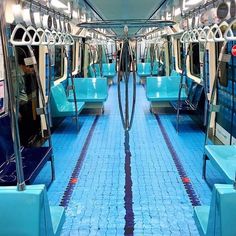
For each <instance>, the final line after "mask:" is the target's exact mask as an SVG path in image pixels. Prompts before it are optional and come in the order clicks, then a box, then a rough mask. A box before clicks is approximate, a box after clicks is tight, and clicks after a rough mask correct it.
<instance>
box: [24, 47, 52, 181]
mask: <svg viewBox="0 0 236 236" xmlns="http://www.w3.org/2000/svg"><path fill="white" fill-rule="evenodd" d="M27 47H28V50H29V52H30V56H31V57H33V58H35V55H34V52H33V49H32V47H31V46H30V45H28V46H27ZM35 61H36V60H35ZM33 67H34V71H35V76H36V81H37V84H38V88H39V93H40V97H41V102H42V106H43V110H44V111H43V114H44V116H45V122H46V127H47V132H48V133H47V135H48V143H49V146H50V147H52V138H51V129H50V120H49V114H48V112H47V103H46V100H45V97H44V93H43V87H42V84H41V80H40V76H39V71H38V66H37V64H35V63H33ZM51 161H52V179H53V180H54V179H55V165H54V157H53V155H52V156H51Z"/></svg>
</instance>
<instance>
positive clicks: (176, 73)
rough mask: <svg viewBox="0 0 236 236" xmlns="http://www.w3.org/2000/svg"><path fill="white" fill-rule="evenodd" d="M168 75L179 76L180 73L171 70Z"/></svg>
mask: <svg viewBox="0 0 236 236" xmlns="http://www.w3.org/2000/svg"><path fill="white" fill-rule="evenodd" d="M170 76H180V74H179V73H178V72H177V71H175V70H172V71H171V73H170Z"/></svg>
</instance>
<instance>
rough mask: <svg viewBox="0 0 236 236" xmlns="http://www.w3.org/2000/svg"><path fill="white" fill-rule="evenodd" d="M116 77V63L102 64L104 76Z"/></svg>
mask: <svg viewBox="0 0 236 236" xmlns="http://www.w3.org/2000/svg"><path fill="white" fill-rule="evenodd" d="M115 75H116V65H115V63H104V64H102V76H104V77H114V76H115Z"/></svg>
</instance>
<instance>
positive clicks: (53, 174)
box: [51, 155, 56, 181]
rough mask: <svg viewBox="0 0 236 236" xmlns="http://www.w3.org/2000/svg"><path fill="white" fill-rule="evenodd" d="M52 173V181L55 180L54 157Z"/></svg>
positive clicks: (52, 157) (52, 159)
mask: <svg viewBox="0 0 236 236" xmlns="http://www.w3.org/2000/svg"><path fill="white" fill-rule="evenodd" d="M51 171H52V181H53V180H55V178H56V175H55V165H54V156H53V155H51Z"/></svg>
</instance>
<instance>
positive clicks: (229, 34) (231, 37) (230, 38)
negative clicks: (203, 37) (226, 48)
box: [224, 19, 236, 41]
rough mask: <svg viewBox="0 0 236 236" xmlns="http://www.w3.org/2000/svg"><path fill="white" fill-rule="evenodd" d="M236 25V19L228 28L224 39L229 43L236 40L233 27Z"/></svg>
mask: <svg viewBox="0 0 236 236" xmlns="http://www.w3.org/2000/svg"><path fill="white" fill-rule="evenodd" d="M234 24H236V19H234V20H233V21H232V22H231V23H230V24H229V26H228V28H227V30H226V31H225V34H224V38H225V39H226V40H227V41H234V40H236V35H234V33H233V30H232V26H233V25H234Z"/></svg>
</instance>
